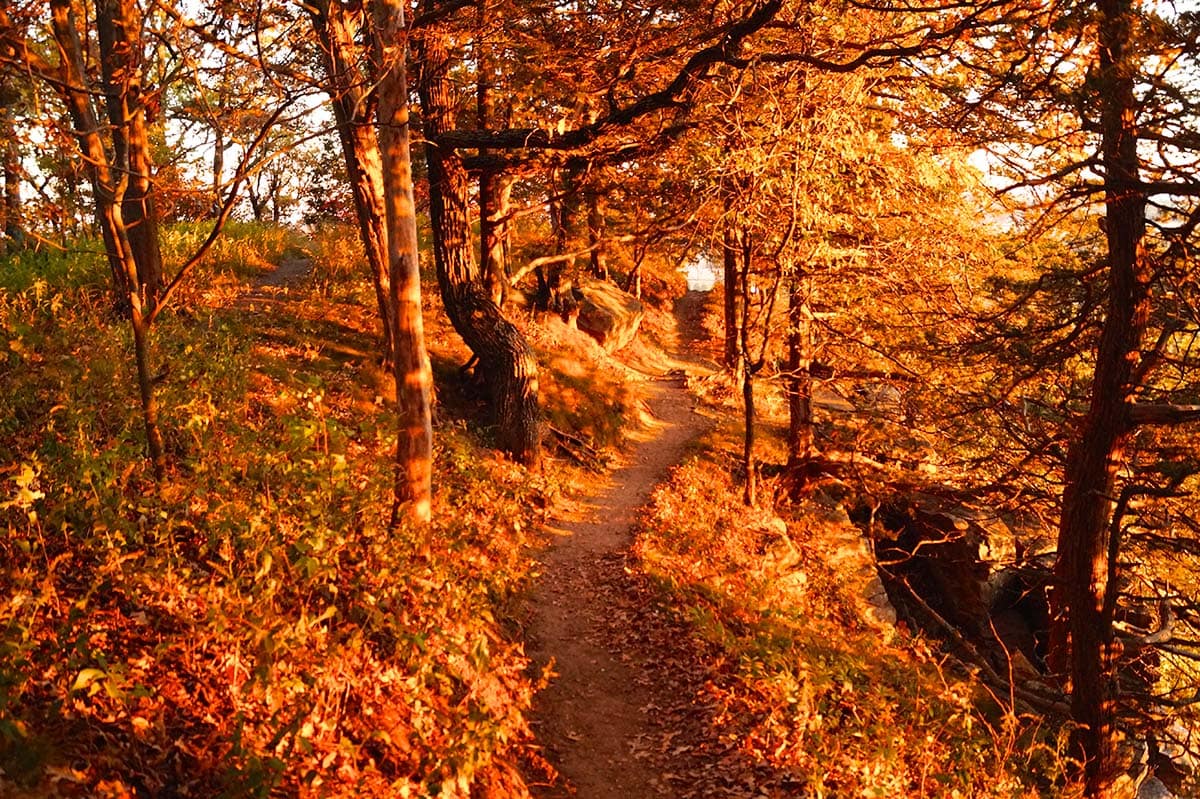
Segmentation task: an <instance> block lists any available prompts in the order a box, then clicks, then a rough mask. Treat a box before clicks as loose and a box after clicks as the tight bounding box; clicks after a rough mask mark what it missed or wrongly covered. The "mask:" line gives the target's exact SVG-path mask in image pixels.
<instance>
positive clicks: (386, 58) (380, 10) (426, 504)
mask: <svg viewBox="0 0 1200 799" xmlns="http://www.w3.org/2000/svg"><path fill="white" fill-rule="evenodd" d="M404 2H405V0H374V6H373V11H374V17H375V39H374V49H375V56H376V63H377V65H378V73H379V76H380V77H379V81H378V89H377V92H378V97H379V106H378V114H379V143H380V145H381V147H380V155H381V156H382V161H383V185H384V197H386V198H387V202H386V206H385V213H386V220H387V242H388V265H389V276H390V278H391V280H390V283H391V288H392V293H391V298H390V300H391V306H392V307H393V308H395V309H396V328H395V333H396V339H395V342H394V344H395V348H394V352H393V359H392V360H393V376H394V378H395V382H396V477H395V496H394V501H393V505H392V523H393V524H395V523H396V522H397V521H398V520H399V518H400V515H401V513H403V512H404V511H405V510H407V514H408V516H409V517H410V518H412V519H413V520H415V521H418V522H427V521H429V518H430V502H431V497H432V483H431V476H432V463H433V450H432V442H433V430H432V427H431V414H430V390H431V388H432V386H433V373H432V370H431V369H430V366H429V356H428V354H427V353H426V351H425V333H424V329H423V322H422V318H421V272H420V270H419V269H418V265H417V214H416V202H415V200H414V198H413V178H412V159H411V156H410V152H409V110H408V76H407V62H408V33H407V30H406V26H405V22H404V8H405V6H404Z"/></svg>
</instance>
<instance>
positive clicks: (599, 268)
mask: <svg viewBox="0 0 1200 799" xmlns="http://www.w3.org/2000/svg"><path fill="white" fill-rule="evenodd" d="M587 200H588V216H587V227H588V247H589V248H590V249H591V253H590V258H591V268H592V274H593V275H594V276H595V277H597V278H599V279H600V280H608V253H607V252H606V251H605V249H604V228H605V222H604V196H603V195H602V194H601V193H600V190H599V189H597V188H596V187H594V186H593V187H590V188H589V189H588V193H587Z"/></svg>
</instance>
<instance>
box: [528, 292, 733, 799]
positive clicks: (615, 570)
mask: <svg viewBox="0 0 1200 799" xmlns="http://www.w3.org/2000/svg"><path fill="white" fill-rule="evenodd" d="M702 302H703V297H702V296H700V295H698V294H696V293H689V294H688V295H685V297H683V298H681V299H680V300H679V301H678V302H677V303H676V306H675V319H676V323H677V331H676V335H675V336H673V337H668V338H669V339H670V338H674V341H673V342H672V341H669V340H668V342H667V344H668V347H669V348H670V349H673V350H675V352H674V353H663V354H662V356H660V358H656V359H654V360H655V361H657V363H654V362H652V363H645V362H643V363H641V364H639V367H640V369H643V370H654V369H655V368H656V367H657V368H660V369H661V368H662V367H666V369H665V370H664V373H660V374H645V372H642V373H643V374H645V379H646V380H647V381H648V387H649V391H648V397H647V399H648V402H647V404H648V408H649V417H650V418H649V419H647V420H646V422H647V424H646V429H645V430H644V431H643V433H642V435H640V436H639V437H638V438H636V439H635V441H636V443H635V444H634V446H633V447H632V448H631V450H630V451H629V452H627V453H626V455H625V457H624V459H623V463H622V465H621V466H620V467H619V468H618V469H617V470H615V471H614V472H613V473H612V474H611V475H610V476H609V480H608V483H607V485H605V486H603V487H602V488H601V489H600V490H599V492H597V493H592V494H591V495H589V496H585V497H581V498H579V499H577V500H576V501H575V502H574V503H572V504H573V506H572V507H569V508H565V509H564V510H563V511H562V512H561V513H560V514H559V515H558V516H557V517H556V518H555V520H554V521H553V522H552V523H551V524H550V525H548V530H547V531H548V533H549V534H550V535H551V536H552V537H553V538H552V540H553V543H552V545H551V546H550V547H549V548H548V549H547V550H546V552H545V554H544V555H543V558H542V566H541V569H540V577H539V579H538V580H537V583H536V585H535V587H534V589H533V590H532V591H531V595H530V597H529V600H528V606H527V614H528V616H527V621H526V635H527V638H528V642H529V654H530V655H531V657H532V658H533V660H534V663H535V666H536V667H538V668H540V669H544V670H546V673H547V675H548V676H549V683H548V685H547V687H546V688H545V689H543V690H542V691H541V693H539V694H538V697H537V699H536V700H535V706H534V714H533V728H534V734H535V736H536V738H537V741H538V743H539V745H540V746H541V747H542V752H543V756H544V757H545V759H546V761H548V764H549V765H550V766H551V767H552V768H551V769H546V771H547V772H549V773H548V774H546V775H543V776H541V777H540V778H539V777H535V776H532V775H531V779H530V783H531V787H532V788H533V790H534V793H535V795H539V796H546V797H558V796H578V797H584V798H592V797H595V798H600V797H626V798H628V799H636V797H653V796H670V795H675V793H676V791H675V789H674V788H673V787H672V786H671V785H670V777H671V776H673V774H672V756H671V755H672V752H674V754H675V755H676V756H678V755H680V754H683V752H684V751H685V750H686V749H687V747H683V749H682V750H680V751H675V749H676V748H677V747H672V746H671V742H672V740H673V739H675V738H676V737H677V736H679V734H680V730H679V729H678V724H675V723H673V721H677V720H678V719H680V718H697V717H698V716H697V712H696V711H697V709H695V708H686V709H685V710H686V712H682V713H678V714H670V713H665V712H664V711H666V710H667V709H668V708H670V707H672V706H674V705H677V704H678V703H679V702H680V699H681V698H684V699H686V698H687V697H689V696H690V695H691V693H690V692H687V691H681V690H680V687H681V686H680V681H681V680H683V679H686V674H687V672H686V670H685V669H684V668H683V667H682V665H681V667H680V668H679V669H678V670H677V672H678V673H675V674H669V673H666V672H664V670H666V671H670V664H672V663H679V664H684V663H688V662H692V661H693V658H692V657H690V656H688V655H687V654H686V653H679V652H674V651H673V650H675V649H677V648H678V646H679V644H678V643H676V642H682V641H687V640H689V638H690V636H687V635H686V634H683V631H681V630H680V629H679V628H678V627H679V625H678V622H675V621H673V620H671V619H670V618H669V617H668V616H667V615H666V614H664V613H659V612H656V611H655V609H654V608H653V606H652V605H653V600H648V597H647V591H646V587H645V586H644V585H643V584H642V581H641V580H640V579H639V578H638V577H637V576H636V575H635V574H634V573H633V572H632V570H631V569H630V568H628V566H627V559H628V557H629V547H630V544H631V543H632V541H633V536H634V532H635V525H636V524H637V523H638V514H639V511H640V510H641V509H642V508H643V507H644V506H645V504H646V502H647V501H648V499H649V497H650V493H651V491H652V490H653V489H654V487H655V486H656V485H658V484H659V483H660V482H661V481H662V480H663V479H664V478H665V476H666V475H667V472H668V470H669V469H670V468H671V467H672V466H674V465H676V464H678V463H679V462H680V461H681V459H682V458H683V457H684V455H685V453H686V452H687V450H688V446H689V444H690V443H691V442H693V441H694V440H695V439H697V438H698V437H699V436H700V435H701V434H702V433H704V432H705V431H707V430H708V429H709V428H710V427H711V426H712V421H711V420H710V419H709V418H708V417H706V416H704V415H701V414H700V413H699V412H698V411H697V409H696V404H697V403H696V399H695V398H694V397H693V396H692V395H691V394H690V393H689V392H688V390H687V388H686V380H687V378H688V377H689V376H697V375H702V374H705V373H708V372H709V371H710V369H711V368H710V367H709V365H707V364H704V363H702V362H700V361H696V360H691V359H687V358H685V356H682V355H680V354H679V353H681V352H683V351H685V350H686V348H687V345H688V344H689V343H690V342H691V341H693V340H694V338H695V336H696V332H697V328H698V315H699V310H700V306H701V304H702ZM672 345H673V346H672ZM699 715H701V716H702V715H703V714H699ZM676 759H677V757H676ZM554 771H557V776H555V775H554V774H553V772H554Z"/></svg>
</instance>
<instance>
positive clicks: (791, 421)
mask: <svg viewBox="0 0 1200 799" xmlns="http://www.w3.org/2000/svg"><path fill="white" fill-rule="evenodd" d="M805 282H806V278H805V277H804V276H802V275H800V274H794V275H793V276H792V279H791V280H790V281H789V284H788V360H787V378H786V380H787V385H786V392H787V398H788V438H787V445H788V447H787V448H788V466H797V465H799V464H801V463H803V462H805V461H807V460H808V459H809V458H811V457H812V453H813V413H812V388H813V381H812V359H813V328H812V319H813V316H812V311H811V310H810V309H809V307H808V302H807V297H808V293H807V291H806V290H805V289H806V287H805V285H804V284H805Z"/></svg>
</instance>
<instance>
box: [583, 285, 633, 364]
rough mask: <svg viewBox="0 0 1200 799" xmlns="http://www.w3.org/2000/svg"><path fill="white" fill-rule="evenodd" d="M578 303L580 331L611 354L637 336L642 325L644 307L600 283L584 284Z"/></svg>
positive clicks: (616, 289) (611, 287) (624, 294)
mask: <svg viewBox="0 0 1200 799" xmlns="http://www.w3.org/2000/svg"><path fill="white" fill-rule="evenodd" d="M575 296H576V299H578V300H579V317H578V319H577V320H576V324H577V325H578V327H579V329H580V330H582V331H584V332H585V333H587V334H588V335H590V336H591V337H592V338H594V339H596V341H598V342H600V346H602V347H604V349H605V350H607V351H608V352H616V351H617V350H619V349H621V348H622V347H624V346H625V345H627V344H628V343H629V342H631V341H633V337H634V336H636V335H637V332H638V327H639V326H640V325H641V324H642V303H641V302H640V301H639V300H638V299H637V297H634V296H633V295H632V294H627V293H625V292H624V291H621V290H620V289H619V288H617V287H616V286H614V285H613V284H612V283H607V282H604V281H600V280H585V281H583V282H582V283H580V285H579V286H578V287H577V288H576V289H575Z"/></svg>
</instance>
